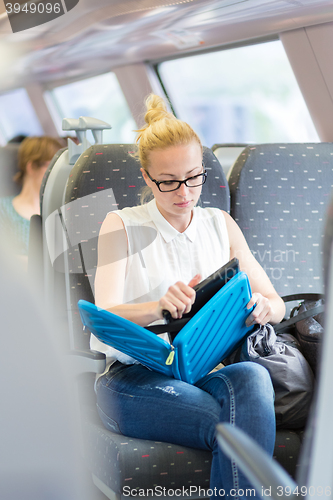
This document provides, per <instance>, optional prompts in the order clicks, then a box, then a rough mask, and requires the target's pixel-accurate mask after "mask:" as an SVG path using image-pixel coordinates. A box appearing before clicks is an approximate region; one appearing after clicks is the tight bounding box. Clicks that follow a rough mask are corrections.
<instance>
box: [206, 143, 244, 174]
mask: <svg viewBox="0 0 333 500" xmlns="http://www.w3.org/2000/svg"><path fill="white" fill-rule="evenodd" d="M246 146H247V144H240V143H230V144H227V143H226V144H223V143H221V144H214V146H212V151H213V153H214V155H215V156H216V158H217V159H218V160H219V162H220V164H221V166H222V168H223V172H224V174H225V176H226V178H227V180H228V178H229V173H230V170H231V168H232V166H233V164H234V163H235V161H236V160H237V158H238V156H239V155H240V154H241V153H242V151H243V150H244V148H246Z"/></svg>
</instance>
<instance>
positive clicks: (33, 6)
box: [5, 2, 61, 14]
mask: <svg viewBox="0 0 333 500" xmlns="http://www.w3.org/2000/svg"><path fill="white" fill-rule="evenodd" d="M5 7H6V12H7V14H19V13H20V12H22V13H26V14H45V13H46V14H51V13H54V14H59V13H60V11H61V4H60V3H55V4H52V3H44V2H36V3H30V2H29V3H28V2H27V3H25V4H22V5H21V4H19V3H17V2H16V3H6V4H5Z"/></svg>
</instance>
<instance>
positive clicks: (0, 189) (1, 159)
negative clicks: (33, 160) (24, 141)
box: [0, 143, 20, 197]
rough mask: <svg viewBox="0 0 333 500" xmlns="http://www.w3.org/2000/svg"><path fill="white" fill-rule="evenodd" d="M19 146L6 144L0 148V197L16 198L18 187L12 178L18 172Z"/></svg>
mask: <svg viewBox="0 0 333 500" xmlns="http://www.w3.org/2000/svg"><path fill="white" fill-rule="evenodd" d="M19 146H20V145H19V144H15V143H13V144H7V145H6V146H3V147H0V197H4V196H16V195H17V194H19V192H20V186H19V185H18V184H17V183H16V182H14V180H13V177H14V175H15V174H16V172H18V149H19Z"/></svg>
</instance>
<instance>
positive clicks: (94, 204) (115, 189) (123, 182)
mask: <svg viewBox="0 0 333 500" xmlns="http://www.w3.org/2000/svg"><path fill="white" fill-rule="evenodd" d="M134 150H135V146H134V145H132V144H127V145H126V144H110V145H95V146H92V147H91V148H89V149H88V150H87V151H85V152H84V154H82V155H81V157H80V158H79V160H78V161H77V162H76V164H75V166H74V168H73V170H72V172H71V175H70V178H69V182H68V185H67V189H66V195H65V203H66V205H65V206H64V207H63V218H64V223H65V226H66V230H67V235H66V238H67V242H68V251H67V252H66V255H67V258H68V259H67V265H68V273H67V272H66V275H68V277H69V281H68V284H67V290H68V292H69V296H70V304H69V311H70V325H73V330H72V335H74V336H75V339H76V340H75V344H76V345H78V344H79V347H83V346H85V347H87V345H88V340H89V339H88V335H87V336H86V338H84V337H83V336H82V333H81V332H82V324H81V320H80V317H79V314H78V309H77V302H78V300H79V299H85V300H88V301H89V302H94V278H95V272H96V266H97V240H98V234H99V230H100V227H101V224H102V222H103V220H104V219H105V217H106V214H107V213H108V212H110V211H112V210H118V209H122V208H124V207H127V206H135V205H138V204H139V203H140V194H141V190H142V188H143V187H145V186H146V184H145V182H144V179H143V177H142V175H141V172H140V164H139V160H138V159H137V158H136V157H134V156H133V152H134ZM203 159H204V164H205V168H206V170H207V171H208V177H207V182H206V183H205V184H204V186H203V190H202V195H201V200H200V203H201V205H202V206H203V207H206V206H214V207H218V208H221V209H223V210H226V211H229V207H230V202H229V189H228V184H227V181H226V178H225V175H224V173H223V170H222V168H221V166H220V164H219V162H218V160H217V159H216V157H215V156H214V154H213V153H212V151H211V150H210V149H208V148H204V158H203ZM75 332H79V335H77V334H76V335H75ZM80 339H83V340H80ZM81 342H83V345H82V344H81Z"/></svg>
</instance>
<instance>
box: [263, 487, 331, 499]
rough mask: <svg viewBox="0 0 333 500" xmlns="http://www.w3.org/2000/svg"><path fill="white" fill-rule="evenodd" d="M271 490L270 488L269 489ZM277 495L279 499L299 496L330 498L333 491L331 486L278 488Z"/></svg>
mask: <svg viewBox="0 0 333 500" xmlns="http://www.w3.org/2000/svg"><path fill="white" fill-rule="evenodd" d="M268 489H269V488H268ZM276 494H277V496H278V497H282V496H287V497H288V496H291V495H293V496H299V497H306V496H308V497H315V498H317V497H330V496H331V494H332V489H331V487H330V486H326V487H323V486H296V488H291V487H290V486H277V491H276Z"/></svg>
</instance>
